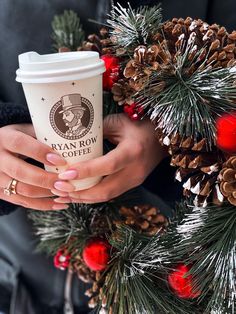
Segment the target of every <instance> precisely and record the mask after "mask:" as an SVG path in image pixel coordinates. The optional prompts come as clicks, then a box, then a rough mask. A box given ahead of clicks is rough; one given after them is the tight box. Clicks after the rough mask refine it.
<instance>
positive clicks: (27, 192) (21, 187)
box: [0, 172, 54, 198]
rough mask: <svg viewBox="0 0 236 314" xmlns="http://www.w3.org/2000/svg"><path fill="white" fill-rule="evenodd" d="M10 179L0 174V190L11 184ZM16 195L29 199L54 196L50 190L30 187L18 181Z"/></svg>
mask: <svg viewBox="0 0 236 314" xmlns="http://www.w3.org/2000/svg"><path fill="white" fill-rule="evenodd" d="M11 180H12V178H11V177H9V176H8V175H6V174H5V173H3V172H1V175H0V188H2V189H4V188H6V187H7V186H8V185H9V183H10V182H11ZM16 193H17V194H18V195H23V196H27V197H30V198H40V197H50V196H54V195H53V193H52V192H51V191H50V190H47V189H44V188H41V187H36V186H32V185H29V184H26V183H23V182H20V181H18V182H17V185H16Z"/></svg>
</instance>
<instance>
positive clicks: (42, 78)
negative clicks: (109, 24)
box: [16, 51, 105, 190]
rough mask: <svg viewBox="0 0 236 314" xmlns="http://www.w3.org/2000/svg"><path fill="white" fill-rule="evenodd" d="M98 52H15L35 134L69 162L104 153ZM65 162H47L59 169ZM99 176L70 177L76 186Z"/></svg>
mask: <svg viewBox="0 0 236 314" xmlns="http://www.w3.org/2000/svg"><path fill="white" fill-rule="evenodd" d="M104 71H105V67H104V62H103V61H102V60H101V59H100V58H99V55H98V53H97V52H90V51H89V52H87V51H86V52H66V53H54V54H48V55H39V54H38V53H36V52H33V51H31V52H27V53H24V54H21V55H19V69H18V70H17V71H16V74H17V77H16V81H18V82H21V83H22V85H23V89H24V93H25V97H26V100H27V104H28V107H29V111H30V115H31V118H32V122H33V126H34V129H35V133H36V136H37V139H38V140H39V141H41V142H42V143H44V144H47V145H49V146H50V147H52V148H53V149H54V150H55V151H56V152H57V153H59V154H60V155H61V156H62V157H63V158H64V159H65V160H66V161H67V163H68V165H72V164H75V163H78V162H80V161H85V160H90V159H93V158H96V157H99V156H102V154H103V128H102V126H103V111H102V108H103V105H102V73H103V72H104ZM66 168H67V167H49V166H45V169H46V170H47V171H50V172H55V173H61V172H63V171H64V170H65V169H66ZM100 180H101V177H92V178H86V179H81V180H71V182H72V184H73V185H74V186H75V188H76V190H83V189H87V188H89V187H92V186H94V185H95V184H97V183H98V182H99V181H100Z"/></svg>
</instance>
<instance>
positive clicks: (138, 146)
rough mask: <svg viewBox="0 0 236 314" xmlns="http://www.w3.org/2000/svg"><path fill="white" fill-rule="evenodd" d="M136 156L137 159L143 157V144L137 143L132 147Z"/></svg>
mask: <svg viewBox="0 0 236 314" xmlns="http://www.w3.org/2000/svg"><path fill="white" fill-rule="evenodd" d="M132 150H133V152H134V155H135V156H136V158H139V157H142V156H143V152H144V147H143V145H142V144H141V143H135V144H134V145H133V147H132Z"/></svg>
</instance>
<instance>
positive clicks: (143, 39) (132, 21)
mask: <svg viewBox="0 0 236 314" xmlns="http://www.w3.org/2000/svg"><path fill="white" fill-rule="evenodd" d="M161 21H162V14H161V8H160V5H155V6H153V7H147V6H143V7H139V8H138V9H136V10H134V9H132V8H131V6H130V4H129V7H128V9H126V8H123V7H122V6H121V5H120V4H117V6H114V7H113V10H112V13H111V15H110V19H108V21H107V23H108V25H109V26H110V27H111V28H112V32H111V36H112V37H113V39H114V40H115V42H116V44H117V46H119V47H129V48H130V47H131V46H135V45H146V44H148V43H149V42H150V39H151V36H152V35H153V34H154V32H157V31H158V29H159V28H160V26H161Z"/></svg>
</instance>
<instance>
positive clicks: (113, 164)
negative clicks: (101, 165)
mask: <svg viewBox="0 0 236 314" xmlns="http://www.w3.org/2000/svg"><path fill="white" fill-rule="evenodd" d="M116 168H117V163H116V161H115V160H110V161H109V163H108V164H107V172H108V174H110V173H114V172H115V171H116Z"/></svg>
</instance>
